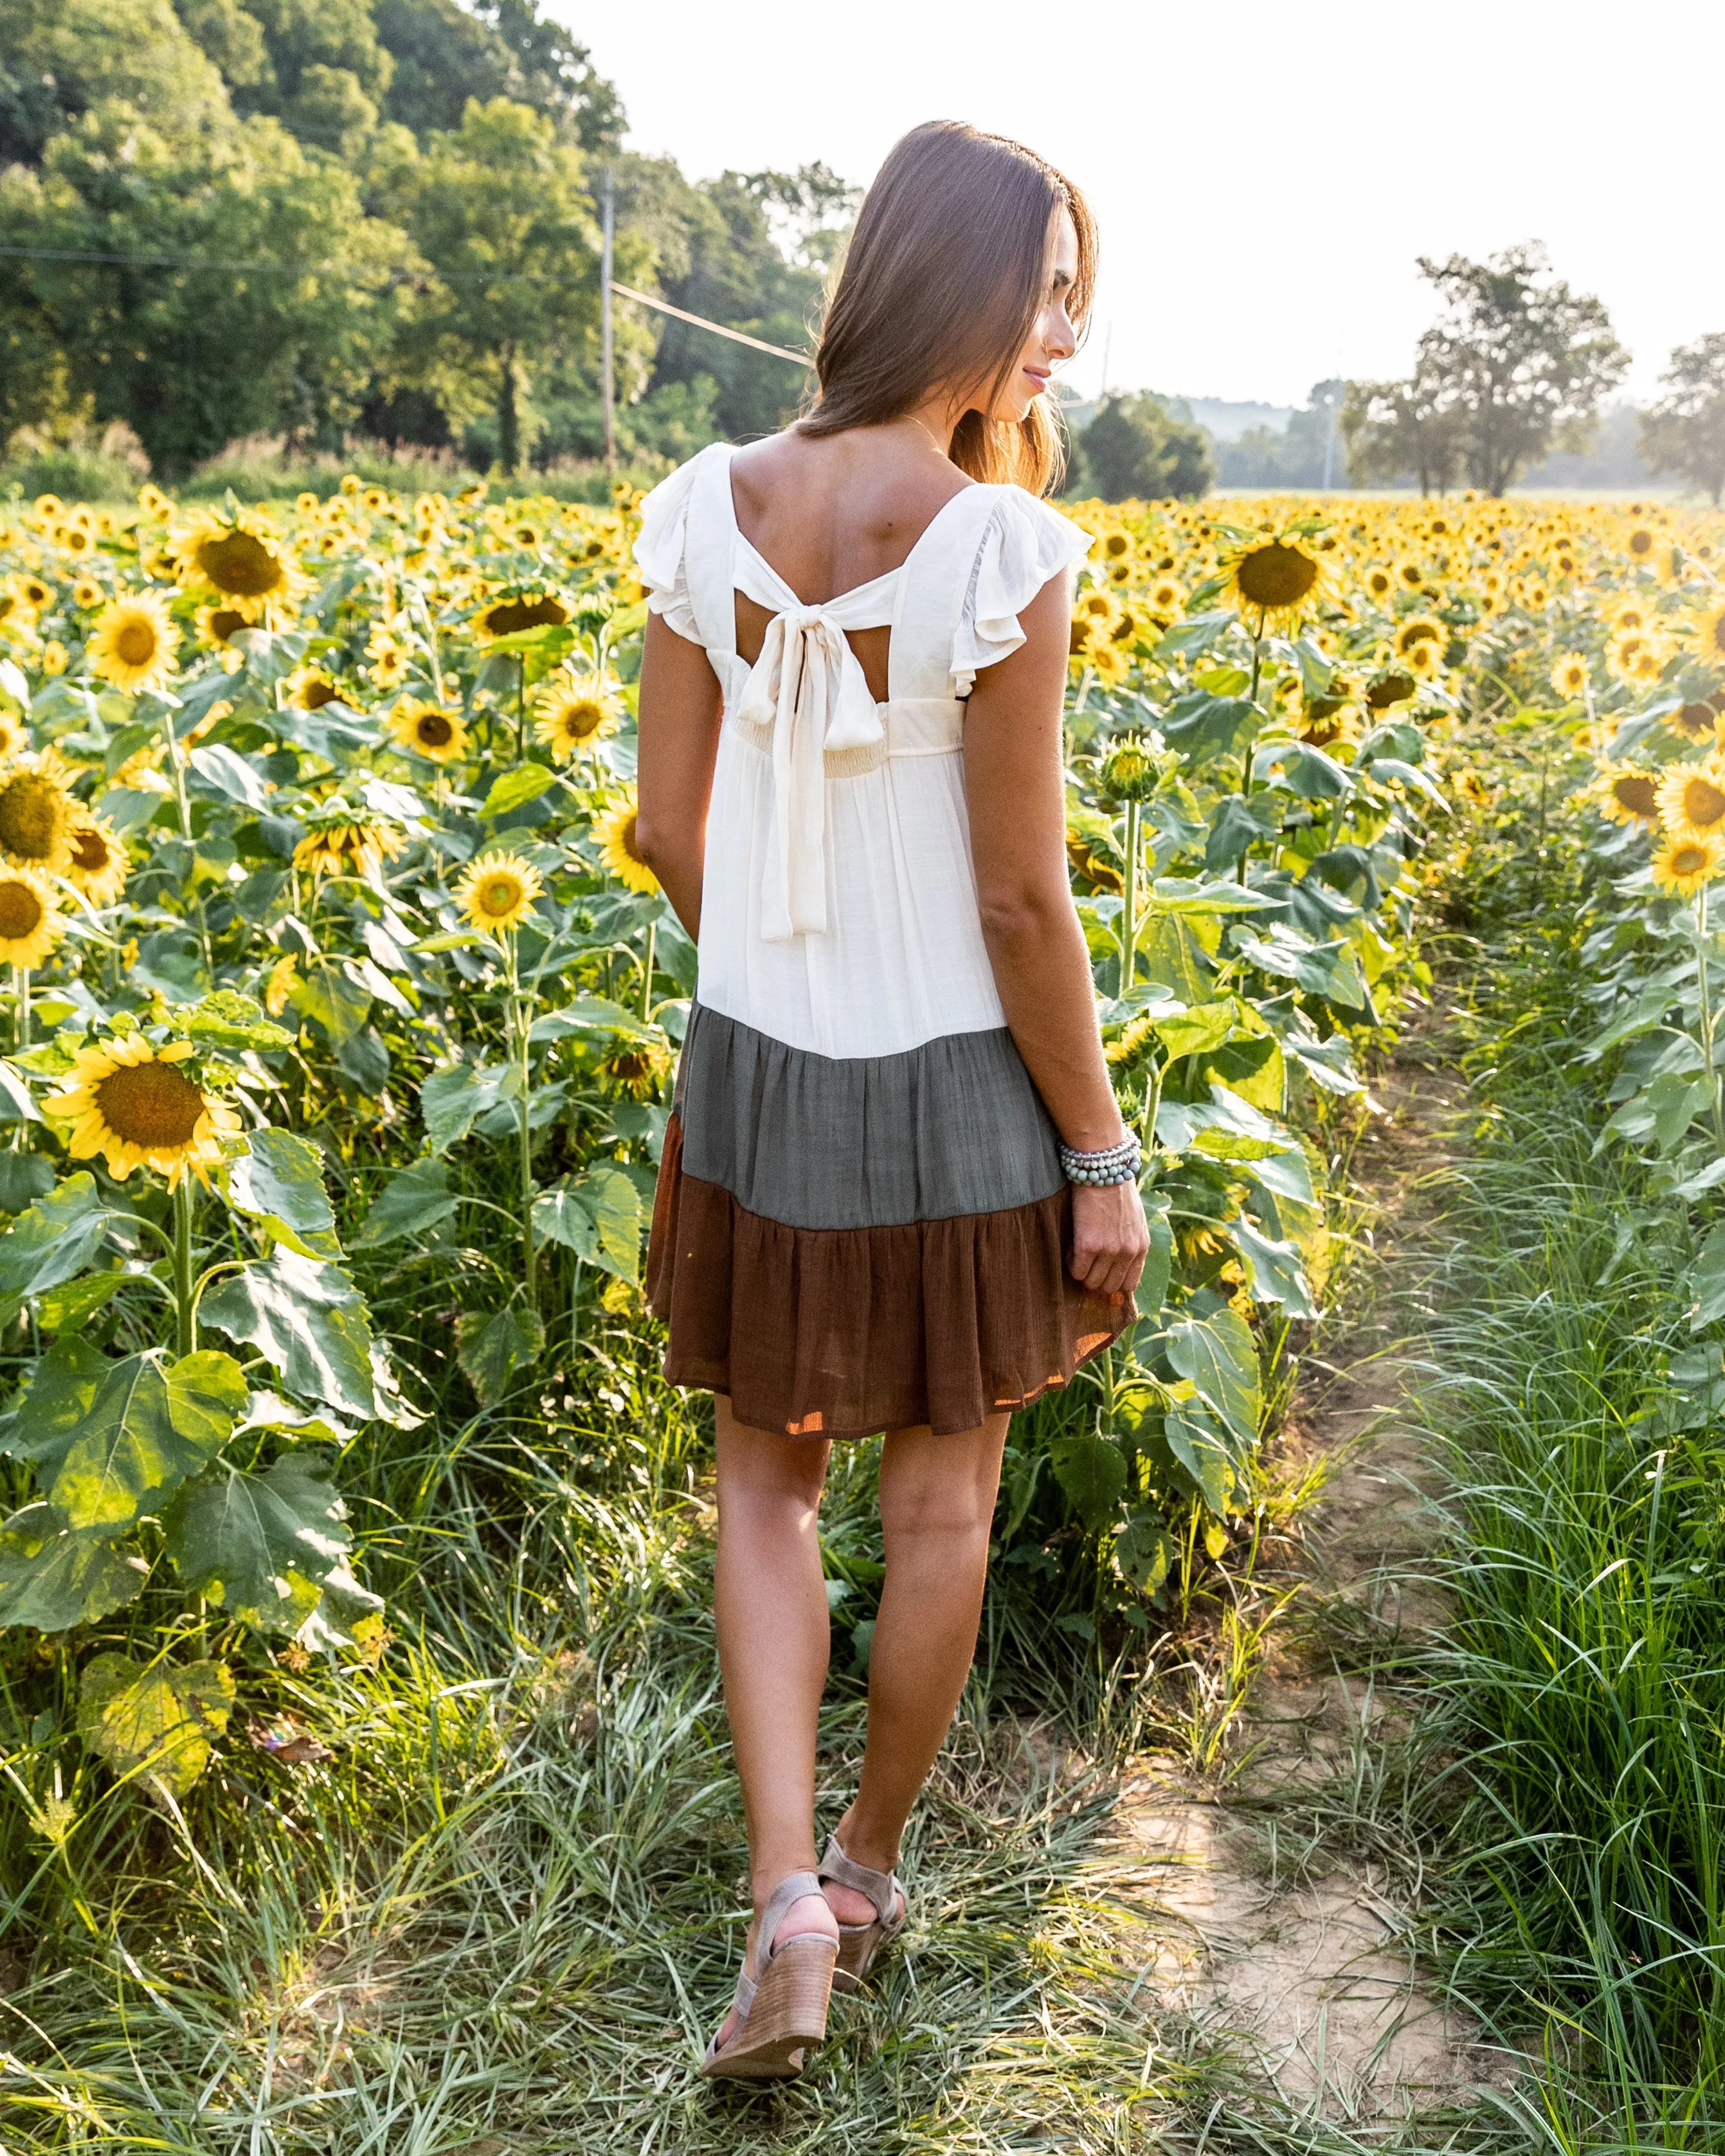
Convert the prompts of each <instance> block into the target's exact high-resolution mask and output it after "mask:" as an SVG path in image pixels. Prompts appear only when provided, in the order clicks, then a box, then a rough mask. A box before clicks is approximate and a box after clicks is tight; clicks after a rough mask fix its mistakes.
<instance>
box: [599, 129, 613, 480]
mask: <svg viewBox="0 0 1725 2156" xmlns="http://www.w3.org/2000/svg"><path fill="white" fill-rule="evenodd" d="M616 228H617V198H616V195H615V193H614V190H613V187H612V185H611V167H609V166H608V165H607V166H606V167H605V177H604V182H603V186H602V187H601V188H600V191H599V231H600V235H601V239H600V246H599V401H600V403H602V404H603V406H604V408H605V470H607V471H608V472H614V471H615V470H616V469H617V419H616V414H615V413H614V410H613V407H614V404H615V403H616V383H615V380H614V368H613V365H612V354H611V246H612V241H613V239H614V236H615V234H616Z"/></svg>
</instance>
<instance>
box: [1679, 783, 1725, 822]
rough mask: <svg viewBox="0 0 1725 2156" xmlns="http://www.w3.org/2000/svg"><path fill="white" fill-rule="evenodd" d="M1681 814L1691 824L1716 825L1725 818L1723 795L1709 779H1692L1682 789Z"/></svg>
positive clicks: (1724, 799) (1724, 794) (1724, 797)
mask: <svg viewBox="0 0 1725 2156" xmlns="http://www.w3.org/2000/svg"><path fill="white" fill-rule="evenodd" d="M1683 814H1685V815H1686V817H1687V818H1688V819H1689V820H1690V822H1691V823H1692V824H1704V825H1705V824H1717V823H1718V822H1719V821H1720V819H1722V818H1725V793H1722V792H1721V791H1720V789H1719V788H1717V786H1715V785H1714V783H1712V779H1710V778H1692V779H1691V780H1690V781H1689V783H1688V784H1687V785H1686V786H1685V787H1684V788H1683Z"/></svg>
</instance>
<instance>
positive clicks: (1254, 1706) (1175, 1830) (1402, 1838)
mask: <svg viewBox="0 0 1725 2156" xmlns="http://www.w3.org/2000/svg"><path fill="white" fill-rule="evenodd" d="M1420 1055H1421V1048H1420V1043H1419V1042H1417V1041H1415V1042H1414V1043H1412V1044H1410V1045H1409V1047H1408V1048H1407V1049H1406V1050H1404V1055H1403V1057H1402V1059H1401V1060H1398V1061H1397V1062H1395V1063H1394V1064H1393V1065H1391V1066H1390V1068H1389V1070H1387V1071H1386V1072H1385V1073H1384V1077H1383V1080H1382V1081H1381V1082H1380V1083H1379V1084H1378V1086H1377V1088H1376V1093H1377V1098H1378V1101H1379V1102H1380V1103H1381V1105H1382V1106H1383V1107H1384V1111H1385V1112H1384V1115H1383V1116H1380V1117H1376V1118H1374V1119H1373V1125H1372V1127H1371V1130H1370V1132H1369V1133H1368V1137H1366V1139H1365V1140H1364V1141H1363V1146H1362V1149H1361V1154H1360V1157H1359V1158H1358V1161H1357V1163H1356V1168H1357V1173H1358V1177H1359V1179H1360V1180H1361V1182H1362V1183H1363V1185H1364V1186H1365V1188H1366V1190H1367V1192H1368V1195H1369V1198H1370V1200H1371V1202H1372V1207H1373V1218H1372V1219H1370V1220H1368V1224H1367V1225H1368V1232H1369V1233H1370V1234H1371V1235H1372V1238H1373V1242H1374V1244H1375V1245H1376V1252H1377V1255H1375V1257H1373V1258H1370V1259H1368V1260H1366V1261H1365V1262H1364V1263H1363V1265H1361V1266H1360V1268H1359V1269H1358V1272H1357V1274H1356V1276H1355V1277H1356V1279H1358V1276H1359V1274H1362V1273H1363V1274H1364V1275H1366V1276H1368V1278H1367V1280H1366V1282H1365V1288H1366V1295H1367V1297H1368V1301H1371V1300H1373V1299H1375V1301H1376V1304H1377V1306H1376V1307H1368V1308H1366V1309H1365V1310H1364V1311H1363V1312H1358V1315H1357V1316H1356V1317H1355V1318H1354V1320H1353V1322H1351V1323H1350V1326H1349V1329H1348V1332H1347V1334H1346V1336H1345V1337H1343V1338H1341V1339H1340V1340H1339V1341H1336V1342H1331V1343H1328V1344H1327V1351H1326V1352H1325V1353H1323V1357H1322V1363H1311V1362H1309V1363H1308V1366H1307V1375H1306V1377H1305V1378H1304V1379H1303V1380H1302V1383H1301V1390H1300V1393H1299V1395H1298V1397H1297V1399H1296V1403H1295V1407H1294V1411H1293V1414H1292V1416H1291V1424H1290V1429H1289V1433H1288V1437H1287V1441H1286V1448H1285V1450H1286V1457H1287V1462H1288V1466H1289V1469H1290V1471H1291V1472H1292V1473H1294V1474H1295V1475H1296V1476H1298V1475H1301V1474H1303V1473H1304V1472H1306V1471H1309V1470H1310V1469H1311V1468H1312V1467H1313V1466H1321V1467H1322V1470H1323V1471H1324V1472H1325V1473H1326V1475H1327V1481H1326V1482H1325V1486H1324V1489H1323V1492H1322V1496H1320V1497H1319V1498H1318V1499H1317V1501H1316V1502H1315V1504H1314V1505H1313V1506H1312V1508H1311V1510H1310V1511H1309V1512H1307V1514H1306V1515H1305V1517H1304V1519H1303V1522H1302V1532H1301V1549H1300V1555H1299V1558H1298V1562H1297V1566H1296V1571H1295V1572H1294V1573H1291V1575H1290V1576H1289V1577H1288V1578H1286V1580H1285V1581H1283V1582H1281V1583H1279V1584H1280V1585H1281V1587H1282V1588H1283V1589H1286V1588H1289V1587H1292V1586H1294V1584H1295V1583H1296V1580H1297V1581H1298V1582H1299V1585H1298V1589H1297V1592H1296V1593H1294V1594H1292V1595H1291V1596H1290V1597H1289V1598H1288V1599H1287V1601H1286V1605H1285V1607H1284V1608H1283V1610H1282V1612H1281V1615H1280V1616H1278V1617H1277V1618H1276V1620H1274V1621H1273V1622H1272V1623H1271V1626H1270V1629H1269V1631H1268V1633H1267V1635H1266V1648H1267V1651H1266V1655H1265V1657H1264V1660H1263V1661H1262V1662H1261V1664H1260V1666H1259V1668H1258V1670H1257V1671H1256V1673H1255V1676H1254V1677H1253V1679H1252V1680H1251V1682H1250V1687H1249V1689H1248V1690H1247V1692H1246V1696H1245V1707H1244V1710H1243V1712H1242V1713H1241V1715H1240V1717H1239V1719H1238V1720H1237V1722H1235V1726H1234V1727H1233V1728H1232V1729H1231V1731H1230V1737H1229V1741H1228V1743H1227V1746H1226V1749H1225V1753H1224V1757H1223V1758H1222V1760H1221V1761H1220V1763H1219V1767H1218V1770H1217V1772H1216V1773H1215V1774H1214V1775H1213V1776H1211V1777H1209V1778H1207V1779H1204V1780H1198V1779H1194V1778H1193V1777H1192V1776H1191V1775H1190V1774H1182V1773H1179V1772H1175V1771H1172V1770H1171V1769H1170V1768H1169V1766H1168V1763H1166V1762H1161V1761H1158V1760H1157V1759H1155V1758H1147V1759H1145V1760H1143V1761H1142V1762H1141V1763H1139V1767H1138V1770H1137V1772H1136V1773H1135V1774H1134V1775H1133V1776H1132V1778H1131V1779H1130V1781H1129V1782H1128V1784H1127V1786H1126V1787H1125V1789H1123V1790H1122V1799H1121V1803H1120V1805H1119V1808H1118V1811H1117V1818H1116V1827H1117V1840H1115V1842H1114V1845H1113V1848H1112V1850H1111V1852H1110V1857H1111V1862H1110V1869H1111V1871H1113V1873H1114V1875H1115V1876H1116V1878H1117V1880H1118V1881H1119V1884H1120V1885H1121V1886H1122V1889H1124V1890H1126V1891H1128V1892H1130V1893H1131V1894H1132V1897H1133V1898H1134V1900H1136V1901H1137V1902H1139V1903H1140V1905H1141V1906H1142V1904H1143V1903H1144V1902H1150V1903H1152V1904H1153V1907H1154V1908H1155V1911H1156V1917H1155V1920H1154V1922H1153V1924H1152V1926H1151V1927H1150V1928H1149V1933H1150V1935H1149V1937H1148V1938H1147V1939H1146V1940H1145V1941H1143V1942H1142V1945H1145V1946H1147V1947H1148V1948H1149V1952H1148V1953H1147V1955H1146V1956H1145V1957H1144V1958H1145V1959H1147V1960H1148V1962H1149V1963H1150V1968H1151V1976H1150V1981H1151V1982H1152V1983H1153V1984H1154V1985H1155V1986H1156V1988H1157V1989H1158V1991H1159V1993H1160V1995H1161V1998H1162V2000H1163V2004H1164V2005H1166V2006H1167V2007H1168V2008H1171V2009H1173V2010H1177V2011H1183V2012H1184V2013H1186V2014H1188V2015H1190V2016H1192V2017H1193V2019H1194V2020H1195V2021H1196V2022H1197V2023H1198V2024H1199V2026H1200V2027H1201V2028H1202V2029H1204V2030H1205V2031H1207V2032H1208V2033H1209V2034H1212V2035H1216V2036H1221V2037H1226V2038H1228V2039H1230V2040H1233V2041H1234V2042H1235V2043H1236V2044H1238V2046H1240V2048H1241V2050H1242V2051H1244V2052H1245V2055H1246V2056H1247V2057H1248V2058H1250V2059H1252V2060H1254V2061H1255V2063H1256V2066H1257V2067H1258V2069H1259V2070H1260V2072H1261V2074H1262V2076H1264V2077H1265V2079H1266V2082H1268V2083H1270V2084H1271V2085H1273V2087H1274V2089H1275V2090H1276V2092H1279V2094H1280V2096H1281V2098H1282V2100H1283V2102H1285V2103H1286V2105H1287V2106H1289V2107H1291V2108H1293V2109H1295V2110H1296V2111H1298V2112H1302V2113H1306V2114H1307V2115H1317V2116H1319V2117H1324V2118H1326V2119H1329V2120H1332V2121H1334V2122H1336V2123H1350V2124H1358V2125H1381V2124H1385V2123H1389V2121H1391V2120H1394V2119H1395V2118H1399V2117H1409V2116H1411V2115H1412V2114H1414V2112H1417V2111H1425V2110H1428V2109H1430V2108H1431V2107H1435V2106H1438V2105H1444V2106H1450V2105H1454V2104H1456V2103H1462V2104H1466V2102H1467V2101H1468V2099H1469V2097H1470V2095H1471V2094H1472V2093H1473V2092H1477V2091H1478V2090H1480V2089H1481V2087H1482V2086H1484V2085H1486V2084H1488V2083H1496V2084H1499V2085H1501V2083H1502V2080H1503V2077H1504V2076H1503V2068H1502V2060H1501V2056H1500V2055H1498V2054H1497V2053H1496V2052H1494V2051H1491V2050H1488V2049H1487V2048H1486V2046H1484V2045H1483V2044H1482V2043H1481V2042H1480V2041H1479V2040H1478V2037H1477V2035H1476V2031H1475V2030H1473V2029H1471V2027H1469V2026H1467V2025H1464V2024H1463V2023H1461V2021H1460V2020H1458V2018H1457V2017H1456V2016H1455V2015H1453V2014H1446V2013H1445V2007H1444V2005H1443V2004H1442V2002H1441V2001H1440V1999H1438V1998H1437V1997H1436V1996H1435V1994H1433V1992H1432V1991H1431V1990H1430V1989H1428V1988H1427V1987H1426V1986H1425V1984H1422V1982H1421V1980H1420V1974H1419V1972H1418V1969H1417V1966H1416V1959H1415V1954H1414V1934H1415V1933H1416V1932H1417V1929H1418V1926H1419V1921H1420V1917H1419V1908H1420V1876H1419V1861H1418V1851H1417V1848H1416V1846H1415V1845H1414V1841H1413V1840H1412V1837H1411V1836H1410V1835H1407V1834H1405V1833H1404V1832H1402V1831H1401V1830H1400V1829H1399V1817H1398V1813H1399V1778H1401V1777H1402V1776H1403V1775H1404V1774H1405V1773H1406V1772H1407V1771H1409V1769H1410V1763H1412V1762H1413V1761H1414V1759H1415V1758H1416V1756H1417V1755H1416V1754H1415V1753H1414V1750H1413V1748H1411V1747H1410V1746H1409V1742H1408V1732H1409V1715H1408V1712H1407V1710H1406V1707H1405V1703H1404V1702H1399V1701H1398V1700H1397V1699H1396V1697H1395V1696H1394V1691H1393V1690H1392V1689H1391V1688H1389V1687H1388V1686H1386V1685H1385V1684H1384V1681H1383V1680H1382V1677H1381V1676H1378V1677H1376V1678H1374V1677H1373V1676H1372V1675H1371V1673H1370V1671H1371V1663H1372V1661H1373V1649H1374V1648H1375V1649H1376V1650H1378V1651H1379V1652H1381V1650H1382V1649H1383V1647H1384V1645H1388V1644H1390V1643H1392V1642H1393V1641H1394V1639H1395V1638H1396V1637H1397V1636H1401V1637H1403V1638H1405V1637H1406V1636H1407V1635H1409V1633H1410V1632H1417V1631H1418V1630H1424V1629H1429V1628H1432V1627H1438V1626H1440V1625H1442V1623H1443V1620H1444V1609H1443V1604H1442V1599H1441V1597H1440V1594H1439V1593H1438V1592H1437V1590H1436V1589H1435V1587H1434V1585H1433V1584H1431V1582H1430V1579H1429V1578H1427V1577H1425V1572H1426V1569H1427V1568H1426V1565H1425V1549H1426V1543H1427V1538H1428V1537H1429V1533H1430V1528H1429V1526H1428V1523H1427V1519H1426V1516H1425V1494H1426V1493H1427V1492H1429V1491H1430V1489H1431V1487H1432V1481H1433V1477H1432V1472H1431V1466H1430V1461H1429V1460H1428V1459H1427V1458H1426V1456H1425V1452H1424V1450H1423V1449H1422V1440H1420V1436H1419V1435H1418V1434H1417V1433H1416V1432H1415V1431H1414V1430H1412V1429H1410V1428H1409V1426H1408V1424H1406V1423H1405V1422H1404V1420H1402V1419H1399V1409H1401V1407H1402V1405H1403V1404H1404V1401H1405V1399H1406V1397H1407V1394H1408V1389H1409V1387H1410V1386H1411V1385H1412V1384H1414V1383H1417V1382H1418V1378H1417V1372H1416V1370H1415V1369H1414V1368H1413V1367H1412V1361H1411V1358H1412V1357H1413V1355H1414V1353H1416V1352H1417V1351H1415V1350H1414V1349H1410V1348H1409V1346H1408V1344H1407V1341H1406V1337H1405V1336H1406V1335H1408V1334H1409V1332H1412V1331H1413V1329H1414V1327H1415V1326H1417V1322H1418V1320H1417V1316H1416V1315H1415V1314H1414V1312H1413V1310H1412V1309H1411V1307H1410V1304H1411V1302H1412V1301H1413V1300H1414V1297H1413V1296H1412V1294H1411V1292H1410V1290H1411V1288H1412V1286H1413V1283H1412V1282H1411V1281H1410V1280H1409V1270H1410V1267H1409V1265H1397V1264H1395V1263H1394V1261H1393V1260H1392V1261H1391V1262H1389V1263H1386V1262H1385V1260H1386V1259H1387V1258H1391V1256H1392V1253H1393V1252H1394V1248H1395V1245H1396V1242H1397V1240H1398V1235H1399V1233H1401V1234H1405V1232H1406V1229H1407V1227H1408V1226H1409V1224H1411V1223H1412V1222H1413V1221H1414V1220H1416V1219H1418V1218H1419V1216H1420V1212H1421V1210H1422V1188H1421V1186H1422V1183H1423V1182H1424V1181H1425V1178H1428V1177H1430V1175H1431V1174H1432V1173H1434V1172H1435V1171H1436V1170H1438V1169H1440V1168H1441V1167H1442V1166H1443V1164H1444V1160H1445V1153H1444V1142H1445V1127H1446V1126H1447V1125H1448V1124H1449V1123H1450V1122H1451V1121H1452V1120H1453V1116H1454V1113H1455V1109H1456V1107H1457V1106H1458V1104H1459V1102H1460V1101H1461V1097H1462V1089H1461V1086H1460V1084H1459V1083H1458V1082H1457V1081H1456V1080H1455V1078H1454V1076H1453V1075H1451V1074H1450V1073H1448V1072H1446V1071H1445V1070H1442V1069H1441V1068H1432V1067H1428V1065H1426V1064H1425V1062H1423V1061H1422V1060H1420ZM1373 1274H1375V1275H1376V1276H1378V1279H1377V1282H1376V1286H1375V1297H1374V1288H1373V1281H1372V1280H1371V1278H1370V1277H1369V1276H1372V1275H1373ZM1141 1965H1142V1964H1141Z"/></svg>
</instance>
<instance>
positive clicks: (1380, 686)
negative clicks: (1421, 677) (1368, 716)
mask: <svg viewBox="0 0 1725 2156" xmlns="http://www.w3.org/2000/svg"><path fill="white" fill-rule="evenodd" d="M1419 690H1420V684H1419V683H1418V681H1416V680H1414V676H1413V675H1411V674H1409V673H1407V672H1406V671H1404V669H1402V668H1401V667H1399V666H1392V667H1389V668H1387V669H1386V670H1384V672H1383V673H1381V674H1378V675H1373V679H1372V680H1371V681H1370V682H1369V683H1368V685H1367V687H1366V709H1367V710H1368V711H1389V710H1390V709H1391V707H1392V706H1394V705H1396V704H1405V703H1406V702H1407V701H1408V699H1409V697H1410V696H1417V695H1418V694H1419Z"/></svg>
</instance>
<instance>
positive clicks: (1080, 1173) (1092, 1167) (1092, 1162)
mask: <svg viewBox="0 0 1725 2156" xmlns="http://www.w3.org/2000/svg"><path fill="white" fill-rule="evenodd" d="M1143 1159H1144V1148H1143V1147H1142V1145H1140V1144H1139V1142H1138V1141H1137V1138H1135V1137H1132V1134H1131V1132H1127V1135H1126V1137H1123V1138H1122V1140H1121V1142H1120V1143H1119V1144H1118V1145H1111V1146H1106V1147H1104V1148H1103V1149H1102V1151H1101V1152H1078V1151H1076V1149H1075V1148H1074V1147H1071V1146H1069V1145H1066V1144H1064V1143H1063V1144H1062V1145H1061V1147H1060V1167H1061V1169H1062V1171H1063V1172H1064V1173H1065V1178H1066V1180H1067V1182H1068V1183H1088V1184H1090V1185H1091V1186H1092V1187H1094V1188H1098V1189H1102V1188H1106V1187H1107V1186H1108V1185H1109V1184H1111V1183H1136V1182H1137V1179H1138V1170H1139V1168H1140V1167H1141V1166H1142V1164H1143Z"/></svg>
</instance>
